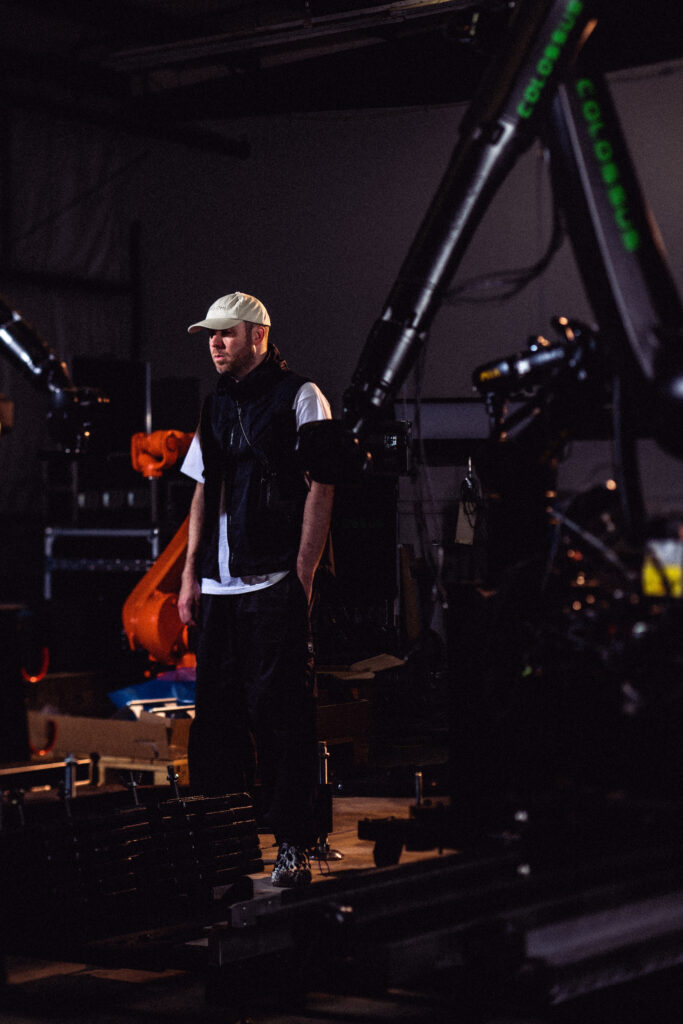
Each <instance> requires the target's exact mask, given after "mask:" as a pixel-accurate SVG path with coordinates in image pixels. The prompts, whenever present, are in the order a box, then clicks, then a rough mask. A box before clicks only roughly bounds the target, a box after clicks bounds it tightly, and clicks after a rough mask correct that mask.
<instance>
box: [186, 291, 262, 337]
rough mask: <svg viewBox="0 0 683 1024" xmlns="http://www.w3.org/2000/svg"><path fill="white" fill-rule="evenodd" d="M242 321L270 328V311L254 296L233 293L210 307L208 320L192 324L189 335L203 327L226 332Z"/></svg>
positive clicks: (207, 315) (217, 300) (224, 296)
mask: <svg viewBox="0 0 683 1024" xmlns="http://www.w3.org/2000/svg"><path fill="white" fill-rule="evenodd" d="M242 320H248V321H249V323H252V324H263V325H264V326H266V327H269V326H270V317H269V316H268V310H267V309H266V307H265V306H264V305H263V303H262V302H259V300H258V299H255V298H254V296H253V295H246V294H245V292H231V293H230V295H223V297H222V298H220V299H216V301H215V302H214V303H213V305H212V306H209V311H208V313H207V314H206V319H205V320H199V321H198V322H197V323H196V324H191V325H190V326H189V327H188V328H187V330H188V333H189V334H196V333H197V331H200V330H201V329H202V327H207V328H208V329H209V330H211V331H226V330H227V329H228V327H234V326H235V324H239V323H241V322H242Z"/></svg>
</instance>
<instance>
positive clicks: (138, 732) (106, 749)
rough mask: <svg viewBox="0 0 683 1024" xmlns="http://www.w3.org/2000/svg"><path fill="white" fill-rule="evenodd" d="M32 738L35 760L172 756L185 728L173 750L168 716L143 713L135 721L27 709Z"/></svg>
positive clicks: (171, 728) (178, 735)
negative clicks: (72, 756)
mask: <svg viewBox="0 0 683 1024" xmlns="http://www.w3.org/2000/svg"><path fill="white" fill-rule="evenodd" d="M28 728H29V742H30V745H31V751H32V755H33V758H34V760H38V761H41V760H53V759H54V758H55V757H66V756H67V755H68V754H74V755H75V756H76V757H78V756H84V757H87V756H89V755H90V754H98V755H100V756H103V755H110V756H114V757H128V758H132V759H139V760H145V761H151V760H156V759H162V760H170V759H171V758H172V757H173V756H175V755H177V753H178V750H179V747H180V743H179V742H178V741H179V740H180V741H181V742H182V732H181V731H180V730H179V731H178V733H177V735H176V737H175V742H174V744H173V751H171V740H172V739H173V738H174V727H173V724H172V723H171V722H170V720H169V719H165V718H161V717H159V716H158V715H148V714H143V715H141V716H140V718H139V719H137V720H136V721H134V722H132V721H131V722H129V721H125V720H121V719H116V718H79V717H76V716H71V715H53V714H49V713H43V712H40V711H29V712H28Z"/></svg>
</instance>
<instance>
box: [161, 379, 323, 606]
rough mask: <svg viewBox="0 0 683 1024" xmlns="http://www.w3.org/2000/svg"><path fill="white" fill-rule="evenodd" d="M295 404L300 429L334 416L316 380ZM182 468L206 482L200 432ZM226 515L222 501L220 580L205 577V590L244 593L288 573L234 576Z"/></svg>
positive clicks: (302, 389) (299, 393) (304, 387)
mask: <svg viewBox="0 0 683 1024" xmlns="http://www.w3.org/2000/svg"><path fill="white" fill-rule="evenodd" d="M292 408H293V409H294V413H295V415H296V427H297V430H298V429H299V427H300V426H301V425H302V424H303V423H311V422H312V421H313V420H329V419H330V418H331V416H332V412H331V410H330V404H329V402H328V401H327V399H326V398H325V396H324V395H323V393H322V391H321V390H320V388H319V387H318V386H317V384H313V383H311V382H310V381H307V382H306V383H305V384H302V385H301V387H300V388H299V390H298V391H297V393H296V395H295V396H294V405H293V406H292ZM180 468H181V471H182V472H183V473H185V475H186V476H189V477H192V479H193V480H196V481H197V482H198V483H200V484H201V483H204V459H203V458H202V448H201V445H200V443H199V435H198V434H197V433H195V435H194V437H193V438H192V444H191V445H190V447H189V449H188V452H187V455H186V456H185V458H184V460H183V464H182V466H181V467H180ZM226 519H227V516H226V511H225V505H224V503H223V501H222V502H221V511H220V523H219V529H218V572H219V575H220V583H219V582H218V581H217V580H212V579H207V578H204V579H202V594H241V593H244V591H247V590H260V589H262V588H263V587H271V586H272V585H273V584H274V583H278V582H279V581H280V580H281V579H283V578H284V577H285V576H286V575H287V572H286V571H285V572H276V573H270V574H269V575H266V576H245V577H240V576H231V575H230V569H229V564H230V563H229V555H230V551H229V548H228V530H227V522H226Z"/></svg>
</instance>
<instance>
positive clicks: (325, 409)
mask: <svg viewBox="0 0 683 1024" xmlns="http://www.w3.org/2000/svg"><path fill="white" fill-rule="evenodd" d="M294 412H295V413H296V427H297V430H298V429H299V427H300V426H301V425H302V424H304V423H312V422H313V421H314V420H329V419H332V410H331V409H330V403H329V402H328V401H327V399H326V398H325V396H324V394H323V393H322V391H321V390H320V388H319V387H318V385H317V384H313V382H312V381H306V383H305V384H302V385H301V387H300V388H299V390H298V391H297V393H296V395H295V397H294Z"/></svg>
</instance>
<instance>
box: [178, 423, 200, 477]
mask: <svg viewBox="0 0 683 1024" xmlns="http://www.w3.org/2000/svg"><path fill="white" fill-rule="evenodd" d="M180 472H181V473H185V475H186V476H190V477H192V479H193V480H196V481H197V483H199V484H203V483H204V459H203V457H202V446H201V444H200V443H199V434H198V433H196V434H195V435H194V437H193V438H192V442H191V444H190V447H189V448H188V449H187V455H186V456H185V458H184V459H183V464H182V466H181V467H180Z"/></svg>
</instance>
